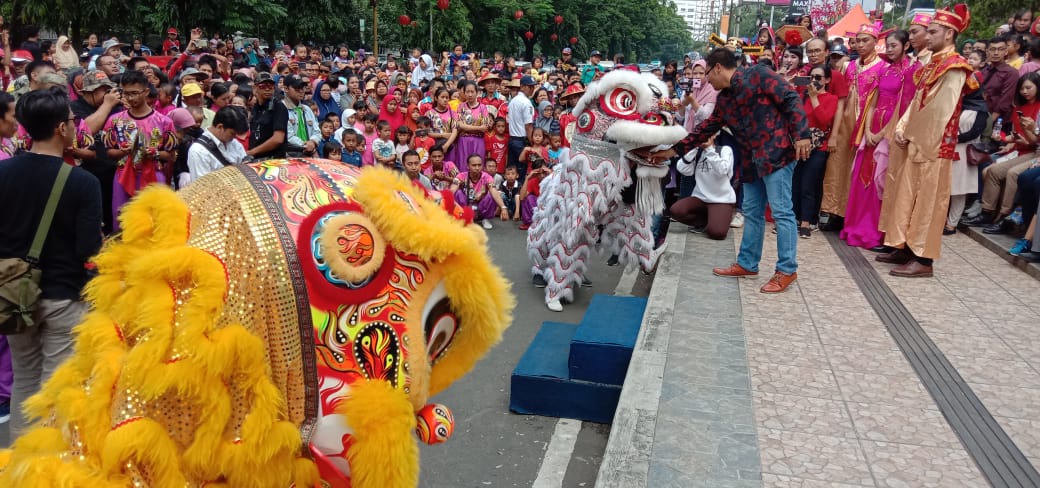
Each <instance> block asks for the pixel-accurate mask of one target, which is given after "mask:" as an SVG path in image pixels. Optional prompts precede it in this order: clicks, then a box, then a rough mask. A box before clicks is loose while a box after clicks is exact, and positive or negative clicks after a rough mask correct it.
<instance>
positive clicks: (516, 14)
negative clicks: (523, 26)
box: [513, 10, 524, 20]
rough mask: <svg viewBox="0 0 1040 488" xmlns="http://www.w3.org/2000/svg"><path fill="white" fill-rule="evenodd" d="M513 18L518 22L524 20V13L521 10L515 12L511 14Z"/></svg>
mask: <svg viewBox="0 0 1040 488" xmlns="http://www.w3.org/2000/svg"><path fill="white" fill-rule="evenodd" d="M513 18H514V19H516V20H520V19H522V18H524V11H523V10H517V11H516V12H513Z"/></svg>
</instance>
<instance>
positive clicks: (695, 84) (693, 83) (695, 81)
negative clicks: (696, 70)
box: [690, 78, 701, 90]
mask: <svg viewBox="0 0 1040 488" xmlns="http://www.w3.org/2000/svg"><path fill="white" fill-rule="evenodd" d="M700 87H701V79H700V78H694V79H692V80H690V88H693V89H694V90H697V89H699V88H700Z"/></svg>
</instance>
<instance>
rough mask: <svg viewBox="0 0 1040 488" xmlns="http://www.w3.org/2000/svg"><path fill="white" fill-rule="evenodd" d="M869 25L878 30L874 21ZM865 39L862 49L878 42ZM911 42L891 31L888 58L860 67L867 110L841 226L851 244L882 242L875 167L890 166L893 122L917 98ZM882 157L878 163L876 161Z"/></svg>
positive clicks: (871, 245)
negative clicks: (865, 69)
mask: <svg viewBox="0 0 1040 488" xmlns="http://www.w3.org/2000/svg"><path fill="white" fill-rule="evenodd" d="M867 28H868V26H864V28H863V29H861V30H860V37H864V36H863V32H864V30H866V29H867ZM869 28H872V29H874V30H876V29H877V27H876V26H869ZM867 41H868V42H860V45H861V50H863V49H869V50H872V49H874V45H875V44H876V42H870V41H869V39H867ZM909 47H910V41H909V34H907V32H906V31H902V30H898V31H894V32H892V33H890V34H889V35H888V37H887V38H886V39H885V54H886V56H887V58H888V60H889V62H888V63H881V64H879V65H878V66H877V67H876V69H874V70H872V71H871V73H869V74H868V75H867V76H864V73H862V72H861V73H860V74H859V79H858V80H857V81H856V82H857V83H858V84H859V86H858V87H857V89H858V90H859V93H860V96H861V97H863V98H865V99H866V109H865V110H864V111H863V113H862V115H861V116H860V119H859V121H858V122H857V130H856V133H855V134H856V135H855V137H857V139H856V141H857V142H858V144H857V150H856V157H855V159H854V162H853V165H852V174H851V179H852V181H851V184H850V185H849V201H848V205H847V207H846V210H845V227H844V228H843V229H842V231H841V238H842V239H844V240H845V242H846V243H848V244H849V245H850V246H857V247H862V248H866V249H871V248H875V247H877V246H880V245H881V244H882V242H883V241H884V234H883V233H882V232H881V231H880V230H878V219H879V218H880V215H881V193H880V191H879V188H878V187H877V185H876V184H875V181H876V178H875V168H877V167H878V166H881V167H882V168H886V167H887V166H888V140H887V139H888V137H889V135H890V134H891V132H892V126H894V125H895V122H896V121H897V120H899V117H900V115H902V113H903V112H904V111H905V110H906V108H907V107H908V106H910V102H911V100H913V98H914V80H913V78H914V77H913V73H914V70H915V69H916V65H915V64H913V63H912V62H911V60H910V59H909V58H908V57H907V56H906V50H907V49H909ZM868 94H869V95H868ZM879 159H880V160H881V163H880V165H879V164H878V163H876V161H877V160H879Z"/></svg>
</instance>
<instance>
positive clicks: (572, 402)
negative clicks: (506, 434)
mask: <svg viewBox="0 0 1040 488" xmlns="http://www.w3.org/2000/svg"><path fill="white" fill-rule="evenodd" d="M577 329H578V326H577V325H574V324H561V323H557V322H545V323H543V324H542V328H541V329H540V330H539V331H538V335H536V336H535V338H534V340H533V341H532V342H531V346H530V347H528V348H527V352H525V353H524V356H523V357H522V358H520V363H519V364H517V365H516V369H514V370H513V376H512V378H511V380H510V395H509V410H512V411H513V412H516V413H522V414H533V415H544V416H547V417H564V418H572V419H579V420H586V421H589V422H599V423H604V424H609V423H610V422H611V421H612V420H613V419H614V409H615V408H617V403H618V399H619V398H620V397H621V385H607V384H601V383H593V382H588V381H580V380H573V379H570V378H569V377H568V366H567V358H568V356H569V354H568V353H569V351H570V347H571V338H572V337H573V336H574V333H575V331H576V330H577Z"/></svg>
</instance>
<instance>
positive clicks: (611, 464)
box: [596, 226, 762, 488]
mask: <svg viewBox="0 0 1040 488" xmlns="http://www.w3.org/2000/svg"><path fill="white" fill-rule="evenodd" d="M691 240H692V241H694V242H695V243H696V245H697V250H696V253H694V252H693V249H692V247H691V248H688V246H689V245H690V244H689V243H690V241H691ZM666 242H667V243H668V250H667V251H666V252H665V254H664V256H662V259H663V261H662V262H661V264H660V265H659V266H658V269H657V274H656V276H655V278H654V283H653V288H652V289H651V292H650V296H649V299H648V303H647V308H646V312H645V313H644V315H643V323H642V328H641V329H640V333H639V338H638V340H637V342H636V346H635V350H634V351H633V353H632V361H631V363H630V364H629V368H628V374H627V376H626V378H625V385H624V388H623V389H622V391H621V400H620V402H619V403H618V407H617V411H616V412H615V414H614V423H613V426H612V428H611V432H610V439H609V441H608V443H607V448H606V452H605V453H604V456H603V462H602V464H601V465H600V471H599V476H598V478H597V480H596V487H599V488H644V487H656V486H684V487H690V488H696V487H700V486H705V487H717V488H721V487H748V488H750V487H760V486H761V483H762V481H761V479H762V475H761V463H760V460H759V450H758V436H757V431H756V427H755V418H754V413H753V405H752V397H751V390H750V387H751V385H750V370H749V368H748V363H747V349H746V347H745V343H744V334H743V325H742V321H741V314H740V293H739V290H738V289H737V283H736V282H735V281H723V282H719V283H712V284H710V285H706V284H705V283H703V281H702V280H699V276H697V275H703V274H705V273H708V274H710V269H711V266H712V265H724V264H727V263H728V262H730V261H731V260H733V259H734V247H733V243H732V241H731V240H727V241H720V242H715V241H707V240H705V239H703V237H702V236H695V235H691V234H689V233H688V232H686V228H685V226H673V230H671V231H670V232H669V233H668V236H667V240H666ZM695 282H699V283H700V286H697V287H694V286H693V284H694V283H695ZM680 290H681V291H680ZM694 292H696V293H697V294H698V295H697V296H696V298H691V297H692V294H693V293H694ZM680 301H681V303H680ZM709 308H710V309H711V310H710V312H711V313H707V311H708V309H709ZM694 344H696V348H697V349H698V350H699V351H701V353H704V354H705V355H706V357H704V358H702V360H701V361H702V362H704V363H705V364H703V365H700V366H703V367H698V365H697V364H690V365H688V367H680V366H679V365H676V364H671V365H669V364H668V359H669V357H668V356H669V351H670V350H671V353H672V355H674V356H675V357H674V358H672V361H688V360H689V359H690V358H691V356H690V352H689V350H688V348H689V347H690V346H691V345H694ZM709 363H710V364H709Z"/></svg>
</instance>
